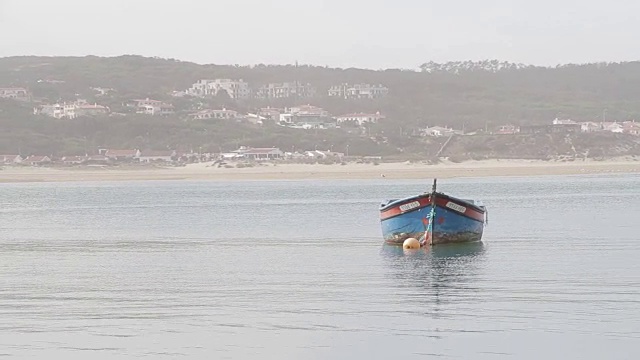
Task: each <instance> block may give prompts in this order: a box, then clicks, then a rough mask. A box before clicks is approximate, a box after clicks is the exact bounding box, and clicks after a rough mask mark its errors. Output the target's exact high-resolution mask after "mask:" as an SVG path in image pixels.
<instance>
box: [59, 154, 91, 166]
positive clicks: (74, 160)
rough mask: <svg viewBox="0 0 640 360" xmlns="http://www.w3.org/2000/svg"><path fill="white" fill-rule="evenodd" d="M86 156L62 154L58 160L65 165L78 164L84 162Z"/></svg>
mask: <svg viewBox="0 0 640 360" xmlns="http://www.w3.org/2000/svg"><path fill="white" fill-rule="evenodd" d="M88 158H89V157H88V156H63V157H62V158H61V159H60V160H61V161H62V163H63V164H65V165H80V164H84V163H85V162H86V161H87V159H88Z"/></svg>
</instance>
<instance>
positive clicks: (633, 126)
mask: <svg viewBox="0 0 640 360" xmlns="http://www.w3.org/2000/svg"><path fill="white" fill-rule="evenodd" d="M622 132H623V133H625V134H629V135H636V136H640V123H637V122H635V121H625V122H624V123H623V124H622Z"/></svg>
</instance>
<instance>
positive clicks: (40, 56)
mask: <svg viewBox="0 0 640 360" xmlns="http://www.w3.org/2000/svg"><path fill="white" fill-rule="evenodd" d="M91 57H93V58H101V59H116V58H122V57H139V58H144V59H157V60H166V61H175V62H180V63H188V64H194V65H198V66H231V67H246V68H255V67H258V66H289V65H290V66H298V67H300V66H307V67H321V68H328V69H357V70H369V71H389V70H401V71H414V72H419V71H420V69H421V66H422V65H425V64H435V65H446V64H455V63H459V64H460V63H471V64H479V63H482V62H495V61H497V62H498V63H499V64H508V65H516V66H520V67H524V68H543V69H554V68H558V67H563V66H587V65H600V64H605V65H613V64H629V63H637V62H640V59H633V60H618V61H604V60H602V61H591V62H568V63H557V64H555V65H535V64H532V63H523V62H512V61H508V60H500V59H496V58H493V59H489V58H487V59H481V60H471V59H466V60H448V61H446V62H438V61H433V60H428V61H425V62H422V63H421V64H419V65H416V66H415V67H414V68H406V67H387V68H373V67H358V66H329V65H320V64H313V63H301V62H300V61H299V60H293V61H292V62H291V63H253V64H250V63H244V64H238V63H236V64H232V63H226V64H224V63H212V62H198V61H194V60H184V59H179V58H173V57H163V56H150V55H142V54H132V53H122V54H119V55H94V54H85V55H35V54H30V55H8V56H0V60H2V59H11V58H91Z"/></svg>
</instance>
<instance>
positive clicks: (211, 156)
mask: <svg viewBox="0 0 640 360" xmlns="http://www.w3.org/2000/svg"><path fill="white" fill-rule="evenodd" d="M347 150H348V147H347ZM344 156H345V154H344V153H341V152H334V151H333V150H331V149H330V150H326V151H323V150H318V149H314V150H305V151H293V150H292V151H291V152H285V151H282V150H281V149H279V148H277V147H271V148H254V147H247V146H241V147H239V148H238V149H236V150H233V151H229V152H220V153H194V152H193V151H191V152H184V153H181V152H178V151H176V150H160V151H157V150H139V149H98V151H97V154H95V155H82V156H61V157H55V156H51V155H29V156H22V155H0V166H3V165H5V166H6V165H13V166H74V165H100V166H106V165H117V164H165V165H168V164H180V163H182V164H185V163H196V162H214V163H216V162H221V161H244V160H248V161H266V160H282V159H285V160H291V159H311V160H322V159H328V158H333V159H342V158H343V157H344Z"/></svg>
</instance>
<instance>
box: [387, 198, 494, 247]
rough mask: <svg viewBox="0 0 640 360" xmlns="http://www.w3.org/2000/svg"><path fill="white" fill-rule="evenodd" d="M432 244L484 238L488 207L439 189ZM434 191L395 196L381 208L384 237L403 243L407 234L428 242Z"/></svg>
mask: <svg viewBox="0 0 640 360" xmlns="http://www.w3.org/2000/svg"><path fill="white" fill-rule="evenodd" d="M434 202H435V206H436V208H435V217H434V219H433V222H432V226H433V231H432V238H431V241H430V244H432V245H436V244H450V243H470V242H478V241H481V240H482V234H483V232H484V223H485V213H486V209H485V208H484V207H482V206H477V205H475V204H473V203H471V202H469V201H467V200H462V199H458V198H454V197H452V196H448V195H444V194H440V193H436V195H435V201H434ZM431 207H432V206H431V194H424V195H419V196H414V197H410V198H406V199H401V200H393V201H390V202H388V203H387V204H383V205H382V206H381V208H380V224H381V227H382V235H383V237H384V241H385V243H387V244H391V245H402V243H403V242H404V241H405V240H406V239H407V238H411V237H412V238H416V239H418V240H420V242H421V243H427V242H428V241H425V236H426V234H427V229H428V225H429V214H430V212H431Z"/></svg>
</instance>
